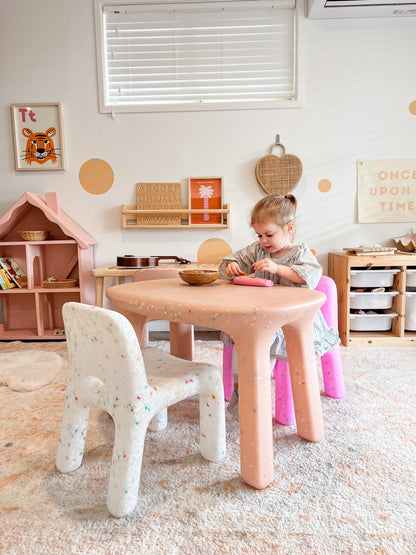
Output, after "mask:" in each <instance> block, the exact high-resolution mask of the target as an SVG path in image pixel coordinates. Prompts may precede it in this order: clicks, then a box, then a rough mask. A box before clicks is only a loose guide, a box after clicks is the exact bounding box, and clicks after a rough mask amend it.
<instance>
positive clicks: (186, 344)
mask: <svg viewBox="0 0 416 555" xmlns="http://www.w3.org/2000/svg"><path fill="white" fill-rule="evenodd" d="M169 327H170V352H171V354H172V355H174V356H176V357H179V358H183V359H184V360H193V359H194V327H193V326H192V325H191V324H182V323H179V322H170V323H169Z"/></svg>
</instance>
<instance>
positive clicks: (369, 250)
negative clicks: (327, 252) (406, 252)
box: [342, 247, 397, 256]
mask: <svg viewBox="0 0 416 555" xmlns="http://www.w3.org/2000/svg"><path fill="white" fill-rule="evenodd" d="M342 250H344V251H346V252H347V253H351V254H356V255H357V256H365V255H371V256H373V255H377V254H380V255H383V254H394V253H395V252H396V251H397V249H396V247H351V248H344V249H342Z"/></svg>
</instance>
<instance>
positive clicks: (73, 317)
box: [56, 302, 225, 517]
mask: <svg viewBox="0 0 416 555" xmlns="http://www.w3.org/2000/svg"><path fill="white" fill-rule="evenodd" d="M63 317H64V324H65V332H66V338H67V344H68V356H69V369H68V389H67V395H66V400H65V406H64V413H63V421H62V430H61V437H60V441H59V445H58V452H57V457H56V466H57V468H58V470H60V471H61V472H71V471H72V470H75V469H76V468H78V467H79V466H80V465H81V463H82V458H83V452H84V443H85V437H86V433H87V426H88V417H89V411H90V406H91V405H98V406H99V407H101V408H102V409H104V410H105V411H107V412H108V413H109V414H110V415H111V417H112V418H113V420H114V424H115V433H114V448H113V458H112V463H111V473H110V482H109V487H108V494H107V507H108V510H109V511H110V513H111V514H112V515H114V516H116V517H121V516H125V515H127V514H128V513H130V512H131V511H132V510H133V509H134V508H135V506H136V503H137V499H138V494H139V482H140V471H141V465H142V455H143V445H144V440H145V435H146V430H147V428H148V427H149V428H150V429H151V430H154V431H158V430H161V429H163V428H164V427H165V426H166V423H167V419H166V417H165V415H166V414H167V412H166V409H167V407H168V406H170V405H173V404H174V403H177V402H179V401H182V400H183V399H186V398H188V397H191V396H193V395H199V407H200V450H201V454H202V455H203V457H205V458H206V459H208V460H210V461H217V460H219V459H221V458H222V457H223V456H224V455H225V417H224V395H223V385H222V378H221V372H220V370H219V369H218V368H217V367H216V366H213V365H211V364H205V363H196V362H189V361H185V360H182V359H178V358H176V357H173V356H172V355H169V354H168V353H165V352H164V351H161V350H160V349H155V348H148V349H143V351H141V349H140V346H139V343H138V341H137V337H136V334H135V332H134V329H133V327H132V326H131V324H130V322H129V321H128V320H127V319H126V318H125V317H124V316H123V315H121V314H119V313H118V312H114V311H111V310H107V309H104V308H98V307H92V306H89V305H85V304H81V303H76V302H68V303H66V304H65V305H64V306H63Z"/></svg>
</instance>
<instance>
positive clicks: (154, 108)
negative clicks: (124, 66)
mask: <svg viewBox="0 0 416 555" xmlns="http://www.w3.org/2000/svg"><path fill="white" fill-rule="evenodd" d="M178 1H180V2H181V3H189V4H197V3H204V2H205V3H206V2H218V1H219V2H221V0H163V2H162V1H160V0H94V12H95V38H96V53H97V80H98V95H99V110H100V113H103V114H105V113H111V114H113V115H114V114H115V113H140V112H197V111H217V110H250V109H255V110H259V109H275V108H300V107H302V98H303V79H302V75H303V71H302V57H301V52H302V50H303V49H302V25H301V22H302V21H303V20H304V2H303V1H302V0H296V5H295V36H294V50H295V52H294V66H295V67H294V80H295V94H294V98H293V99H286V100H266V101H231V102H230V101H228V102H212V103H208V104H198V103H194V102H190V103H189V104H154V105H151V104H150V105H149V104H146V105H141V104H136V105H131V104H129V105H122V104H107V103H106V95H105V79H104V76H105V75H106V67H105V51H104V43H105V41H104V28H103V17H102V15H103V7H104V6H107V5H117V4H120V5H129V4H132V5H134V4H176V3H178ZM224 1H226V0H224ZM228 1H229V0H228Z"/></svg>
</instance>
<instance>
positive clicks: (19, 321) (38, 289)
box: [0, 193, 96, 340]
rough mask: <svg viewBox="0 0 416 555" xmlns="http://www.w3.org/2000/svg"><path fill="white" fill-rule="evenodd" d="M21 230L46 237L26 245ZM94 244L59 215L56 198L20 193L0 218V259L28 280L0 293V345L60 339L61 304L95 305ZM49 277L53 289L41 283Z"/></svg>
mask: <svg viewBox="0 0 416 555" xmlns="http://www.w3.org/2000/svg"><path fill="white" fill-rule="evenodd" d="M19 231H47V232H48V235H47V238H46V239H45V240H24V239H22V237H21V235H20V233H19ZM94 245H96V241H95V240H94V239H93V238H92V237H91V236H90V235H89V234H88V233H86V232H85V231H84V230H83V229H81V228H80V227H79V226H78V225H77V224H76V223H75V222H74V221H73V220H71V218H69V217H68V216H67V215H66V214H64V213H63V212H62V211H61V209H60V207H59V200H58V194H57V193H46V194H45V196H42V195H39V194H36V193H24V194H23V195H22V196H21V197H20V198H19V200H18V201H17V202H15V203H14V205H13V206H12V207H11V208H10V209H9V210H8V211H7V212H6V213H5V214H4V216H3V217H2V218H0V256H1V257H6V256H7V257H12V258H13V259H14V261H15V262H16V263H17V264H18V265H19V266H20V268H21V269H22V270H23V272H25V274H26V276H27V287H23V288H19V287H15V288H13V289H6V290H2V291H0V303H1V308H2V312H1V313H0V318H1V320H0V340H5V339H32V340H33V339H42V340H47V339H55V340H56V339H59V335H62V334H63V320H62V306H63V304H64V303H65V302H67V301H77V302H84V303H87V304H94V278H93V277H92V276H91V270H92V268H93V247H94ZM50 278H53V280H57V282H56V286H55V285H54V283H55V282H54V281H52V283H50V282H49V283H45V282H47V280H49V279H50ZM66 280H72V281H66ZM67 284H68V285H70V286H67Z"/></svg>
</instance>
